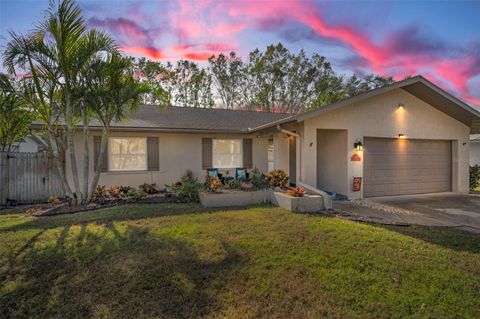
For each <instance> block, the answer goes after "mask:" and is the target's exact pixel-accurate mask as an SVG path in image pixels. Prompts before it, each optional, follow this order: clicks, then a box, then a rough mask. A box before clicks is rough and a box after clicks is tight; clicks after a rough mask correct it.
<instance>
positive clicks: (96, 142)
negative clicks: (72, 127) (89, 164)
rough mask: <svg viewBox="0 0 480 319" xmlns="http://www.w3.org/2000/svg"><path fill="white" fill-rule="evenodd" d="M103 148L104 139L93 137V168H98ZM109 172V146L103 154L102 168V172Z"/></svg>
mask: <svg viewBox="0 0 480 319" xmlns="http://www.w3.org/2000/svg"><path fill="white" fill-rule="evenodd" d="M101 147H102V137H101V136H94V137H93V168H94V170H95V167H96V166H97V162H98V157H99V156H100V148H101ZM107 170H108V146H107V149H106V150H105V154H103V161H102V165H101V166H100V172H106V171H107Z"/></svg>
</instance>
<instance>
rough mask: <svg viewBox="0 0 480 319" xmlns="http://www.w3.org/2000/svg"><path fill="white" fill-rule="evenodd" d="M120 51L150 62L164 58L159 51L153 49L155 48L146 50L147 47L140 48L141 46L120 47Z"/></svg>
mask: <svg viewBox="0 0 480 319" xmlns="http://www.w3.org/2000/svg"><path fill="white" fill-rule="evenodd" d="M121 50H122V51H124V52H128V53H132V54H137V55H142V56H146V57H148V58H150V59H152V60H161V59H164V58H166V57H165V56H164V55H163V53H162V51H161V50H159V49H155V48H147V47H141V46H126V47H122V48H121Z"/></svg>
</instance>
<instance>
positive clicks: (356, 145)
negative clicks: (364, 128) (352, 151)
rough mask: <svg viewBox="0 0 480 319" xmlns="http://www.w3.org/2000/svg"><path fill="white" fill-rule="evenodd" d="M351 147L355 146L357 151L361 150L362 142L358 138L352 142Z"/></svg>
mask: <svg viewBox="0 0 480 319" xmlns="http://www.w3.org/2000/svg"><path fill="white" fill-rule="evenodd" d="M353 147H355V148H356V149H357V151H363V144H362V142H361V141H360V140H358V141H356V142H355V143H353Z"/></svg>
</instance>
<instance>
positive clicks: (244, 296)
mask: <svg viewBox="0 0 480 319" xmlns="http://www.w3.org/2000/svg"><path fill="white" fill-rule="evenodd" d="M0 243H1V244H0V284H1V286H0V307H1V309H0V317H2V318H86V317H92V318H152V317H155V318H186V317H216V318H218V317H226V318H259V317H269V318H272V317H273V318H285V317H295V318H307V317H315V318H318V317H325V318H406V317H412V318H447V317H456V318H469V317H470V318H479V317H480V236H478V235H474V234H469V233H464V232H460V231H456V230H452V229H443V228H426V227H393V226H392V227H380V226H375V225H367V224H359V223H354V222H350V221H344V220H340V219H336V218H328V217H321V216H313V215H302V214H294V213H290V212H287V211H285V210H282V209H279V208H274V207H269V206H263V207H252V208H248V209H242V210H240V209H239V210H235V209H232V210H227V211H208V210H205V209H201V208H198V207H192V206H188V205H173V204H171V205H160V204H156V205H153V204H152V205H141V206H140V205H138V206H136V205H130V206H123V207H118V208H111V209H105V210H102V211H95V212H85V213H79V214H75V215H70V216H56V217H47V218H39V219H33V218H26V217H24V216H23V215H22V214H9V215H0Z"/></svg>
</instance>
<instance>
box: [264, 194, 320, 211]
mask: <svg viewBox="0 0 480 319" xmlns="http://www.w3.org/2000/svg"><path fill="white" fill-rule="evenodd" d="M269 200H270V202H271V203H272V204H273V205H275V206H279V207H281V208H284V209H287V210H289V211H292V212H298V213H317V212H320V211H322V210H324V209H325V206H324V205H323V197H322V196H321V195H309V194H304V195H303V196H301V197H294V196H290V195H289V194H287V193H286V192H283V191H271V192H270V198H269Z"/></svg>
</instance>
